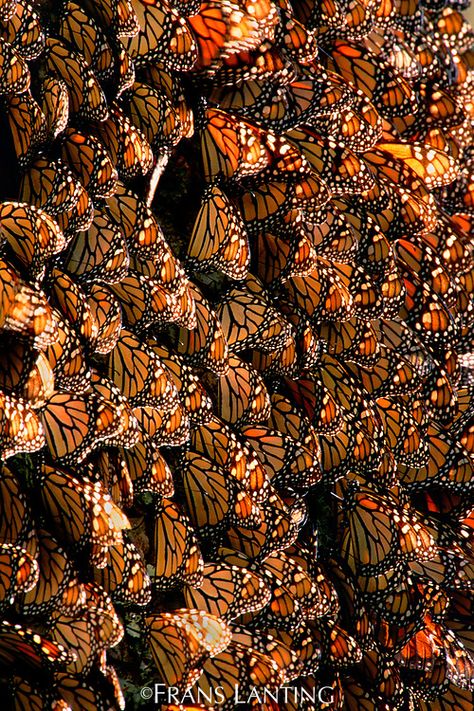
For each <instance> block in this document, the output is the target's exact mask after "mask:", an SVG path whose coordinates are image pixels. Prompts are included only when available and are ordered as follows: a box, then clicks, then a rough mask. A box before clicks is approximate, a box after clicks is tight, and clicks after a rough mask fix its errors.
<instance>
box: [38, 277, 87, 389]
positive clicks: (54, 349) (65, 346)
mask: <svg viewBox="0 0 474 711" xmlns="http://www.w3.org/2000/svg"><path fill="white" fill-rule="evenodd" d="M68 283H69V282H68ZM53 315H54V318H55V324H56V339H55V341H54V342H53V344H52V345H48V346H47V347H46V348H45V354H46V357H47V359H48V362H49V364H50V366H51V368H52V369H53V372H54V378H55V384H56V387H61V388H64V389H66V390H67V389H68V388H70V389H71V390H74V391H75V392H76V393H82V392H84V391H85V390H87V388H88V387H89V382H90V369H89V366H88V364H87V362H86V359H85V355H84V351H83V347H82V345H81V342H80V341H79V338H78V337H77V336H76V334H75V332H74V330H73V328H72V326H70V325H69V324H68V323H67V321H65V320H64V319H62V318H61V314H60V313H59V312H58V311H56V310H54V311H53Z"/></svg>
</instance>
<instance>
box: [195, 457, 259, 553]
mask: <svg viewBox="0 0 474 711" xmlns="http://www.w3.org/2000/svg"><path fill="white" fill-rule="evenodd" d="M181 477H182V482H183V488H184V495H185V499H186V503H187V511H188V514H189V517H190V520H191V522H192V524H193V526H195V527H196V529H197V530H198V531H199V535H200V536H202V537H203V538H204V539H206V540H209V541H210V542H211V543H212V546H213V547H214V548H215V547H216V546H217V542H218V541H219V540H220V539H221V538H222V533H223V531H225V530H226V529H227V528H228V527H229V526H230V525H232V524H237V523H245V524H246V525H248V526H249V527H255V526H258V525H259V524H260V509H259V507H258V506H257V505H256V504H255V503H254V501H253V500H252V497H251V495H250V494H249V493H248V492H246V491H245V489H244V487H243V486H242V484H240V483H239V482H238V481H235V479H234V478H233V477H232V475H231V474H229V473H228V472H227V471H226V469H225V467H223V466H222V465H219V464H217V463H216V462H214V461H211V460H210V459H209V458H208V457H204V456H202V455H201V454H198V453H195V452H192V451H191V452H186V453H185V454H184V456H183V462H182V472H181Z"/></svg>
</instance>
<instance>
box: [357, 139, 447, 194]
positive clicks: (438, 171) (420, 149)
mask: <svg viewBox="0 0 474 711" xmlns="http://www.w3.org/2000/svg"><path fill="white" fill-rule="evenodd" d="M382 156H383V159H384V160H383V161H382V160H381V159H382ZM364 159H365V160H366V161H368V162H369V163H370V164H373V165H374V166H375V167H376V169H377V170H378V171H379V172H381V173H382V174H383V175H385V176H386V177H387V178H388V179H389V180H391V182H393V183H394V184H397V183H401V184H403V181H405V183H408V186H409V187H411V185H410V183H411V182H413V183H415V184H416V179H417V178H418V179H420V180H422V181H423V183H424V185H426V187H427V188H429V189H431V188H436V187H442V186H443V185H448V184H449V183H452V182H453V180H454V179H455V178H456V177H457V175H458V169H457V165H456V162H455V161H454V160H453V159H452V158H451V157H450V156H448V155H446V154H445V153H443V152H442V151H438V150H437V149H436V148H431V147H426V146H422V145H419V144H417V143H379V144H378V145H377V146H376V148H374V149H373V150H372V151H368V152H366V153H364ZM415 176H416V177H415Z"/></svg>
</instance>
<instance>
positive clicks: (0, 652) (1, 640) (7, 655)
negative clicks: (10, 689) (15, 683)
mask: <svg viewBox="0 0 474 711" xmlns="http://www.w3.org/2000/svg"><path fill="white" fill-rule="evenodd" d="M71 658H72V656H71V654H69V653H68V652H67V651H66V650H65V648H64V647H63V646H62V645H61V644H57V643H56V642H54V641H53V640H51V639H50V638H48V637H43V636H42V635H40V634H39V633H38V632H36V631H34V630H32V629H30V628H29V627H22V626H21V625H20V624H13V623H11V622H8V621H7V620H2V624H1V627H0V661H1V662H2V664H3V665H4V666H5V667H10V666H11V665H12V664H17V663H19V661H20V659H21V663H22V664H23V665H25V669H26V670H27V671H29V672H31V671H33V672H34V671H46V670H49V669H51V668H52V669H54V668H61V667H64V665H65V664H66V663H68V662H70V661H71Z"/></svg>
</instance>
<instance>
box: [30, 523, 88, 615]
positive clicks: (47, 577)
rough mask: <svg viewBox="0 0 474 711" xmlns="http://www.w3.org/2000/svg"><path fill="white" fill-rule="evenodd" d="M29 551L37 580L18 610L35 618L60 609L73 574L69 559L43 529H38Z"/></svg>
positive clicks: (52, 537)
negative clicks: (35, 565) (34, 564)
mask: <svg viewBox="0 0 474 711" xmlns="http://www.w3.org/2000/svg"><path fill="white" fill-rule="evenodd" d="M29 548H30V551H31V554H32V555H34V559H35V560H36V562H37V564H38V568H39V577H38V581H37V583H36V585H35V586H34V587H33V589H31V590H29V591H25V593H26V594H24V595H23V596H22V598H21V602H20V604H21V609H22V610H25V611H28V612H29V613H30V614H34V615H37V614H39V613H46V612H48V611H50V610H52V609H53V608H55V607H58V608H61V605H62V602H61V598H62V595H63V593H64V591H65V590H66V588H67V586H68V584H69V583H70V582H71V581H72V579H73V576H74V572H75V571H74V567H73V565H72V563H71V561H70V559H69V558H68V556H67V555H66V552H65V551H64V550H63V549H62V548H61V546H60V545H59V543H58V541H57V540H56V539H55V538H54V536H52V535H51V534H50V533H49V532H48V531H46V530H45V529H37V531H36V536H34V537H33V538H32V539H31V542H30V547H29Z"/></svg>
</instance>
